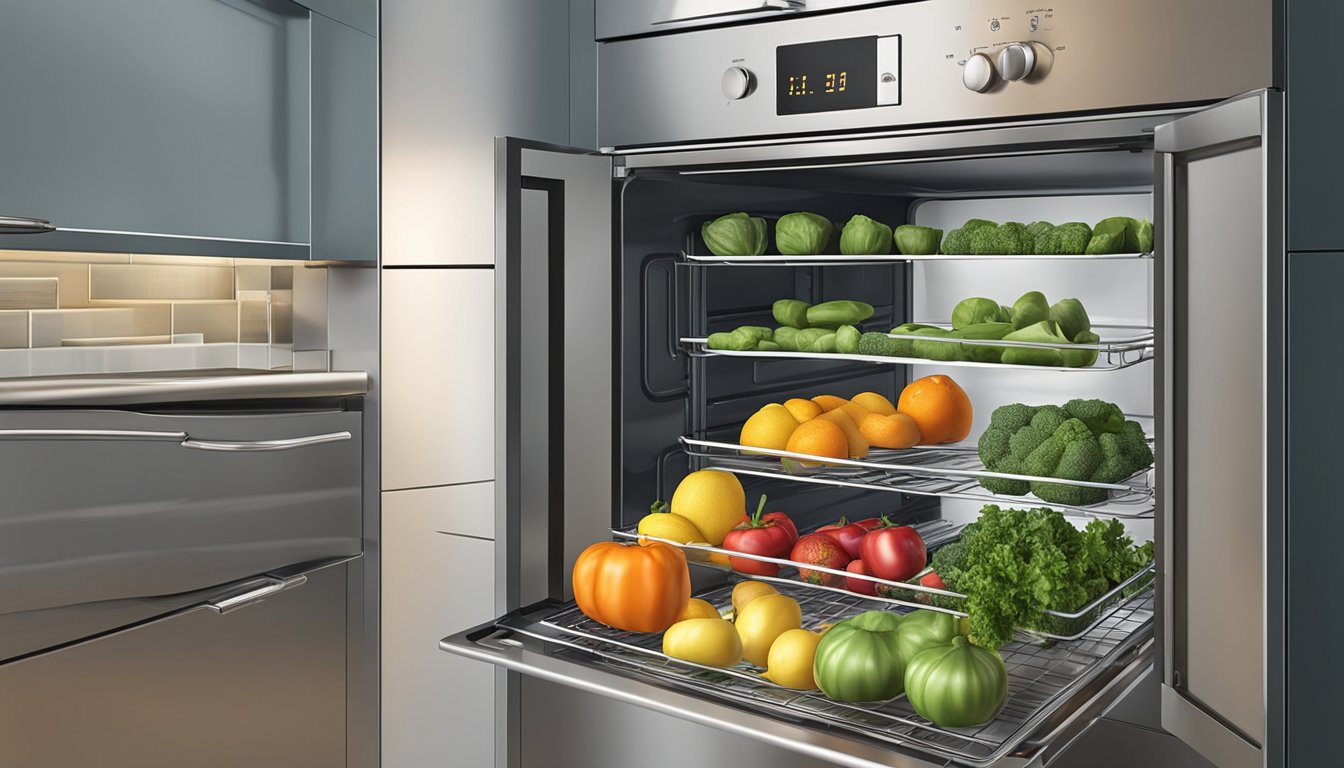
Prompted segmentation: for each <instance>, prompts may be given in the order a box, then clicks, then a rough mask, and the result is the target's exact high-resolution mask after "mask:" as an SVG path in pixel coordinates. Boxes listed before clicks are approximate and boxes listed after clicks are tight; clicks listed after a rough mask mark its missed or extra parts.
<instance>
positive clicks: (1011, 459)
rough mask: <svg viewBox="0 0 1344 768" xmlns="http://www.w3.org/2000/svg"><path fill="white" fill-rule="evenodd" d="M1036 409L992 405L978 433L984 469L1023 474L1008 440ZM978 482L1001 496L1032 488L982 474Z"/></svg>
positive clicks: (1022, 493)
mask: <svg viewBox="0 0 1344 768" xmlns="http://www.w3.org/2000/svg"><path fill="white" fill-rule="evenodd" d="M1036 410H1037V409H1036V408H1033V407H1032V406H1030V405H1023V404H1022V403H1011V404H1009V405H1004V406H1001V407H999V408H995V409H994V413H993V414H992V415H990V417H989V427H987V428H986V429H985V431H984V432H982V433H981V434H980V445H979V448H980V460H981V461H982V462H984V464H985V468H986V469H988V470H989V471H991V472H1003V473H1004V474H1009V475H1020V474H1025V473H1024V472H1023V471H1022V461H1021V459H1020V457H1015V456H1013V455H1012V448H1011V446H1010V442H1011V440H1012V437H1013V435H1015V434H1017V433H1018V432H1019V431H1021V430H1022V429H1023V428H1024V427H1026V426H1027V425H1029V424H1030V423H1031V420H1032V417H1033V416H1035V415H1036ZM980 484H981V485H982V486H984V487H985V488H986V489H987V490H989V491H990V492H991V493H998V494H1002V495H1004V496H1023V495H1025V494H1026V493H1027V491H1029V490H1031V488H1030V486H1029V485H1028V484H1027V481H1025V480H1009V479H1007V478H1002V477H982V478H980ZM940 573H941V572H940Z"/></svg>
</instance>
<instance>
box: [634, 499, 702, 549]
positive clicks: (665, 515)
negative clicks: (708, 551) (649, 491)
mask: <svg viewBox="0 0 1344 768" xmlns="http://www.w3.org/2000/svg"><path fill="white" fill-rule="evenodd" d="M659 503H661V502H659ZM638 530H639V535H640V536H656V537H658V538H660V539H667V540H668V541H675V542H678V543H680V544H685V543H686V542H688V541H700V540H701V539H704V538H705V534H703V533H701V532H700V529H699V528H697V527H695V523H692V522H691V521H690V520H687V519H686V518H684V517H682V516H681V515H674V514H672V513H671V512H656V511H655V512H650V513H649V514H647V515H645V516H644V517H641V518H640V519H639V528H638Z"/></svg>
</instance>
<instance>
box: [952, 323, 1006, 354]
mask: <svg viewBox="0 0 1344 768" xmlns="http://www.w3.org/2000/svg"><path fill="white" fill-rule="evenodd" d="M1012 332H1013V324H1012V323H977V324H975V325H968V326H966V327H965V328H962V329H960V330H958V331H956V334H957V335H958V336H960V337H961V338H963V339H973V340H985V339H989V340H994V341H998V340H1000V339H1002V338H1003V337H1005V336H1007V335H1008V334H1010V333H1012ZM1004 349H1005V348H1004V347H999V346H994V345H989V344H963V345H962V347H961V356H962V358H963V359H966V360H970V361H971V362H976V363H997V362H1001V361H1002V360H1003V350H1004Z"/></svg>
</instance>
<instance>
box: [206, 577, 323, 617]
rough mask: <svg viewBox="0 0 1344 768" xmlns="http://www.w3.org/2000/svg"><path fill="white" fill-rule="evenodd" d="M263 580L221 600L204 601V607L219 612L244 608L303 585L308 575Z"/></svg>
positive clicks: (223, 612)
mask: <svg viewBox="0 0 1344 768" xmlns="http://www.w3.org/2000/svg"><path fill="white" fill-rule="evenodd" d="M265 581H266V583H265V584H262V585H261V586H259V587H256V588H253V589H249V590H247V591H246V592H243V593H241V594H237V595H233V596H232V597H226V598H224V599H222V600H212V601H210V602H208V603H206V604H205V607H206V608H209V609H210V610H212V611H215V612H216V613H220V614H225V613H230V612H232V611H236V610H238V609H239V608H246V607H247V606H249V605H252V604H254V603H259V602H261V601H262V600H265V599H266V598H268V597H270V596H272V595H278V594H280V593H281V592H284V591H285V590H287V589H293V588H294V587H300V586H303V585H304V584H305V583H307V582H308V577H307V576H304V575H303V574H299V575H298V576H291V577H289V578H288V579H277V578H275V577H274V576H267V577H266V578H265Z"/></svg>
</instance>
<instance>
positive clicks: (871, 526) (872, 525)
mask: <svg viewBox="0 0 1344 768" xmlns="http://www.w3.org/2000/svg"><path fill="white" fill-rule="evenodd" d="M854 525H861V526H863V529H864V530H865V531H876V530H877V529H878V528H881V527H882V526H883V525H885V523H883V522H882V518H880V517H870V518H868V519H867V520H855V521H854Z"/></svg>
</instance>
